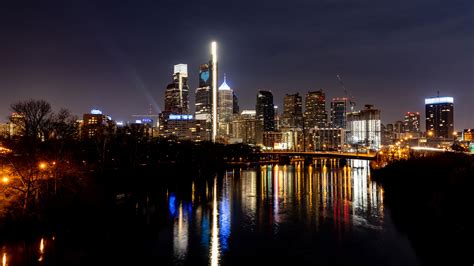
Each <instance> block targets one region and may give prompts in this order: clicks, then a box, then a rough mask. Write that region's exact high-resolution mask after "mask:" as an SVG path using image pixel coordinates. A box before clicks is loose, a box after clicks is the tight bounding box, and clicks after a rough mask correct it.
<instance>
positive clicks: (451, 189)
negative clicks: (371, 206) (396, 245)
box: [373, 153, 474, 265]
mask: <svg viewBox="0 0 474 266" xmlns="http://www.w3.org/2000/svg"><path fill="white" fill-rule="evenodd" d="M373 176H374V178H375V179H376V180H377V181H378V182H380V183H381V184H382V185H383V187H384V191H385V199H386V204H387V205H388V206H389V207H390V209H391V210H392V217H393V219H394V222H395V224H396V226H397V227H398V228H399V229H400V230H401V231H402V232H405V233H406V234H407V236H408V237H409V239H410V240H411V241H412V243H413V246H414V247H415V249H416V251H417V252H418V253H419V255H420V257H421V258H422V260H423V262H424V263H426V264H427V265H432V264H436V263H437V262H438V261H440V260H448V261H460V262H461V261H462V262H465V263H467V262H472V244H471V241H472V236H473V234H472V233H473V230H472V227H473V224H474V223H473V218H472V214H471V210H472V203H474V202H473V197H472V195H473V194H472V188H473V179H474V157H473V156H469V155H464V154H455V153H445V154H442V155H437V156H432V157H424V158H416V159H410V160H407V161H398V162H394V163H393V164H390V165H389V166H387V167H386V168H383V169H379V170H376V171H375V172H374V173H373Z"/></svg>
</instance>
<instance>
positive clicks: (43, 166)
mask: <svg viewBox="0 0 474 266" xmlns="http://www.w3.org/2000/svg"><path fill="white" fill-rule="evenodd" d="M38 167H39V169H41V170H44V169H46V167H47V165H46V163H44V162H41V163H39V164H38Z"/></svg>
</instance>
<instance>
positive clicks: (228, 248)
mask: <svg viewBox="0 0 474 266" xmlns="http://www.w3.org/2000/svg"><path fill="white" fill-rule="evenodd" d="M349 165H350V166H345V167H326V166H318V165H316V164H315V165H312V166H307V167H305V166H304V165H303V163H302V162H299V163H294V164H291V165H262V166H257V167H255V168H234V169H230V170H228V171H226V172H225V173H223V174H221V175H219V176H217V177H215V178H214V179H212V178H211V179H208V180H202V179H196V180H194V179H193V178H191V179H190V181H189V182H185V183H184V184H183V183H180V184H179V185H167V186H166V187H163V188H160V189H159V190H158V191H156V192H155V193H150V194H143V193H141V194H138V195H137V194H123V195H118V197H117V207H116V208H115V209H114V210H113V211H112V214H111V215H110V220H109V221H107V222H105V223H98V224H101V225H98V226H97V228H92V229H89V228H84V230H81V232H80V233H74V232H67V231H65V232H61V233H59V232H58V233H56V234H55V233H48V234H44V235H42V236H38V237H34V238H33V240H32V241H29V242H21V241H18V242H14V243H3V246H2V251H1V252H2V255H3V259H2V264H1V265H34V264H36V265H92V264H104V265H105V264H108V265H112V264H114V265H118V264H120V265H168V264H169V265H245V264H248V265H254V264H262V265H288V264H295V265H297V264H298V265H418V264H419V262H418V258H417V256H416V254H415V252H414V250H413V248H412V247H411V245H410V242H409V241H408V240H407V238H406V236H404V235H402V234H400V233H399V232H398V231H397V230H396V228H395V227H394V225H393V223H392V221H391V218H390V210H389V209H387V207H386V206H384V192H383V189H382V187H380V186H378V185H377V184H376V183H375V182H373V181H372V180H371V178H370V170H369V165H368V161H364V160H351V161H350V162H349ZM158 175H159V174H158ZM104 224H105V226H104Z"/></svg>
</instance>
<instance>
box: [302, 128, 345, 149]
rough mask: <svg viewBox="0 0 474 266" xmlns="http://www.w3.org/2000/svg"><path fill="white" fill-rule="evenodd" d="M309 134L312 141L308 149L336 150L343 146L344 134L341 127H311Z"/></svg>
mask: <svg viewBox="0 0 474 266" xmlns="http://www.w3.org/2000/svg"><path fill="white" fill-rule="evenodd" d="M309 134H310V136H311V138H312V142H313V143H312V145H310V146H309V148H310V150H316V151H337V150H342V149H343V147H344V143H345V138H346V136H345V129H343V128H313V129H310V131H309Z"/></svg>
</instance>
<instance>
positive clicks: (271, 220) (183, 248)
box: [169, 160, 384, 265]
mask: <svg viewBox="0 0 474 266" xmlns="http://www.w3.org/2000/svg"><path fill="white" fill-rule="evenodd" d="M197 190H198V189H197V188H196V186H195V184H194V183H192V189H191V193H192V195H191V197H190V198H191V199H192V200H191V202H192V203H193V206H194V208H184V207H183V206H185V205H186V204H187V203H186V202H185V201H179V202H180V203H179V210H178V215H177V217H176V218H174V219H175V222H174V224H173V226H174V228H173V243H174V244H173V245H174V259H175V261H185V260H186V255H187V252H188V243H189V237H190V235H189V234H190V231H189V230H188V228H190V227H192V228H194V229H193V230H196V233H197V234H198V235H200V243H201V247H202V248H204V249H207V250H208V254H209V255H208V258H209V264H211V265H218V264H220V263H221V262H222V256H225V253H226V252H227V251H228V250H229V249H230V250H231V249H232V242H229V241H231V239H232V234H233V231H234V229H233V228H239V230H244V231H245V232H258V231H259V230H261V228H264V227H266V226H267V225H270V226H271V228H272V229H271V232H272V234H273V235H276V236H277V235H278V234H279V232H280V228H281V227H282V226H285V225H286V224H288V223H294V222H295V220H296V221H297V223H298V224H301V225H302V226H304V227H302V228H301V229H302V230H311V231H315V232H317V231H319V230H321V226H323V225H328V224H330V225H332V228H333V229H332V230H333V232H334V237H335V238H336V239H342V237H343V236H344V234H346V233H347V232H350V231H352V230H358V228H365V229H368V230H376V231H380V230H382V229H383V223H384V219H383V218H384V208H383V191H382V188H381V187H379V186H378V185H377V184H375V182H373V181H371V179H370V173H369V163H368V161H362V160H353V161H351V162H350V166H346V167H339V168H334V167H332V168H331V167H326V166H325V165H324V166H322V167H320V166H319V167H318V166H309V167H304V165H303V163H297V164H294V165H265V166H260V167H258V168H257V169H250V170H240V171H229V172H226V173H225V174H224V176H223V178H222V179H217V178H216V179H214V180H213V182H212V184H206V186H205V191H206V194H205V195H206V197H204V199H201V201H199V200H196V196H195V193H197ZM174 201H178V199H176V198H175V196H174V194H171V196H170V197H169V206H170V210H169V212H170V214H173V213H174V212H176V210H174V208H175V206H176V204H177V203H176V202H174ZM207 201H209V202H210V203H211V204H209V203H206V202H207ZM268 208H269V210H271V211H270V212H267V210H268ZM192 213H193V215H191V214H192ZM191 217H194V218H195V221H192V219H191Z"/></svg>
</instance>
